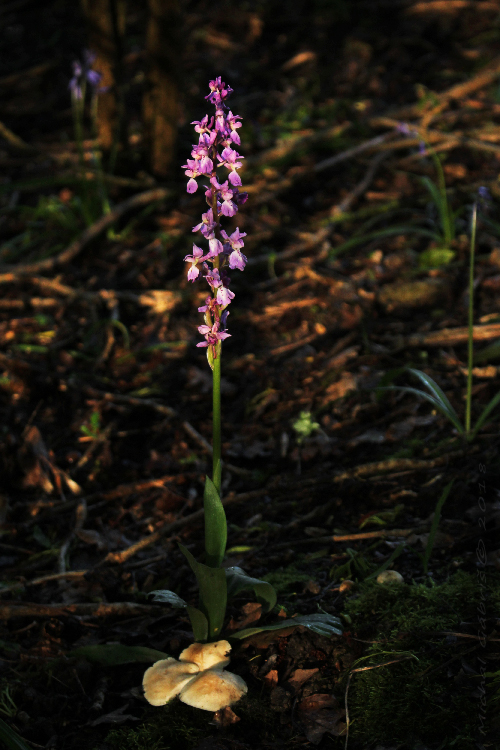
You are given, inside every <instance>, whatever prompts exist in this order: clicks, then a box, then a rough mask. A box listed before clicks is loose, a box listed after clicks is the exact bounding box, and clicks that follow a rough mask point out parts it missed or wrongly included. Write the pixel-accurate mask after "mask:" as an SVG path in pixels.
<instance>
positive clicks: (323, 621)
mask: <svg viewBox="0 0 500 750" xmlns="http://www.w3.org/2000/svg"><path fill="white" fill-rule="evenodd" d="M299 625H302V627H303V628H308V629H309V630H312V632H313V633H318V634H319V635H324V636H326V637H327V638H331V637H332V636H333V635H342V633H343V630H342V623H341V622H340V620H339V618H338V617H334V616H333V615H329V614H321V613H319V614H314V615H300V616H299V617H294V618H293V619H290V620H282V621H281V622H279V623H276V624H275V625H261V626H260V627H255V628H246V629H245V630H240V631H238V632H236V633H232V634H231V638H237V639H238V640H243V639H244V638H249V637H250V636H251V635H255V634H256V633H262V632H264V631H266V630H277V631H279V630H288V629H289V628H291V627H298V626H299Z"/></svg>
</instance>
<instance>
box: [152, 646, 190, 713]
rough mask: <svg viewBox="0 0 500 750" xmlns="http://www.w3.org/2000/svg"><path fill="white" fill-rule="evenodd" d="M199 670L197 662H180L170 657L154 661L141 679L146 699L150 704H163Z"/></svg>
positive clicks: (178, 691)
mask: <svg viewBox="0 0 500 750" xmlns="http://www.w3.org/2000/svg"><path fill="white" fill-rule="evenodd" d="M199 671H200V668H199V666H198V665H197V664H190V663H189V662H180V661H177V659H172V657H169V658H168V659H161V660H160V661H157V662H155V663H154V664H153V666H152V667H149V669H147V670H146V672H145V673H144V678H143V681H142V685H143V687H144V694H145V696H146V700H147V701H148V703H151V705H152V706H164V705H165V703H168V701H169V700H170V699H171V698H173V697H174V696H176V695H177V694H178V693H180V691H181V690H182V688H183V687H185V686H186V685H187V684H188V683H189V682H191V681H192V680H193V679H194V676H193V675H196V674H198V673H199Z"/></svg>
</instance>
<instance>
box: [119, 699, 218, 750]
mask: <svg viewBox="0 0 500 750" xmlns="http://www.w3.org/2000/svg"><path fill="white" fill-rule="evenodd" d="M211 719H212V714H211V713H209V712H208V711H200V710H199V709H196V708H192V707H191V706H186V705H185V704H184V703H181V702H180V701H179V700H173V701H172V702H171V703H169V704H168V705H166V706H162V707H161V708H150V709H148V711H147V713H146V719H145V721H143V722H142V723H141V725H140V726H139V727H137V728H135V729H127V728H125V729H113V730H111V732H109V734H108V735H107V737H106V740H105V743H106V745H108V746H109V747H110V748H111V750H191V748H192V747H193V746H194V745H196V744H197V743H198V742H199V741H200V740H201V739H202V737H204V736H206V734H207V733H208V731H207V725H208V722H209V721H211Z"/></svg>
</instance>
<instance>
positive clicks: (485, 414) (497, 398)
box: [470, 391, 500, 440]
mask: <svg viewBox="0 0 500 750" xmlns="http://www.w3.org/2000/svg"><path fill="white" fill-rule="evenodd" d="M499 402H500V391H499V392H498V393H497V394H496V396H493V398H492V399H491V401H490V403H489V404H488V405H487V406H486V407H485V408H484V409H483V412H482V414H481V416H480V417H479V419H478V420H477V422H476V424H475V425H474V429H473V430H472V434H471V437H470V439H471V440H474V438H475V437H476V435H477V433H478V431H479V430H480V429H481V427H482V426H483V424H484V423H485V422H486V420H487V418H488V416H489V415H490V413H491V412H492V411H493V409H494V408H495V406H497V405H498V403H499Z"/></svg>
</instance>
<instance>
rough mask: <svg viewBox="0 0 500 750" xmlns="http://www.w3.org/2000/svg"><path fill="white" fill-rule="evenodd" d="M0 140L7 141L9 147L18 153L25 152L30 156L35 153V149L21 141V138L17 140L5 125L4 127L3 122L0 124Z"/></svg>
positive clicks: (16, 136)
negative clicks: (18, 151) (15, 149)
mask: <svg viewBox="0 0 500 750" xmlns="http://www.w3.org/2000/svg"><path fill="white" fill-rule="evenodd" d="M0 138H3V139H4V140H6V141H7V143H9V144H10V145H11V146H14V148H17V149H19V150H20V151H27V152H29V153H30V154H32V153H34V152H35V151H36V148H33V147H32V146H30V145H29V144H28V143H26V142H25V141H23V139H22V138H19V136H18V135H16V134H15V133H13V132H12V130H10V129H9V128H8V127H7V125H4V124H3V122H0Z"/></svg>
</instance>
